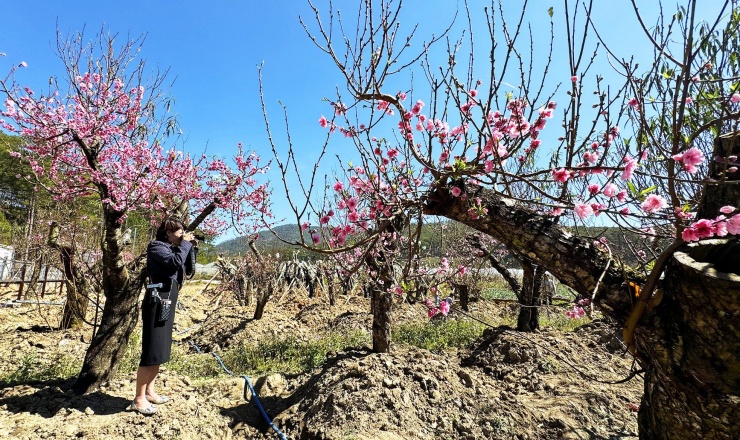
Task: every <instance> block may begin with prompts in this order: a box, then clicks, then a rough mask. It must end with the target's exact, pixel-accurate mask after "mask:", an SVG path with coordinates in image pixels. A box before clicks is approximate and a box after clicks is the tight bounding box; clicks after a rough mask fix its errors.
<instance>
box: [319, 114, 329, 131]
mask: <svg viewBox="0 0 740 440" xmlns="http://www.w3.org/2000/svg"><path fill="white" fill-rule="evenodd" d="M328 124H329V121H328V120H327V119H326V118H325V117H324V116H323V115H322V116H321V117H320V118H319V125H320V126H321V128H326V126H327V125H328Z"/></svg>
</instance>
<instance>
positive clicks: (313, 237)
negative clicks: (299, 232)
mask: <svg viewBox="0 0 740 440" xmlns="http://www.w3.org/2000/svg"><path fill="white" fill-rule="evenodd" d="M311 241H313V244H319V243H321V237H320V236H319V234H311Z"/></svg>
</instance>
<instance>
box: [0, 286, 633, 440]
mask: <svg viewBox="0 0 740 440" xmlns="http://www.w3.org/2000/svg"><path fill="white" fill-rule="evenodd" d="M204 285H205V284H204V283H191V284H190V285H189V286H186V288H185V290H184V292H183V295H182V301H183V305H184V306H185V309H184V310H179V311H178V312H177V319H176V321H177V323H176V332H183V333H180V334H178V335H177V336H176V338H177V339H179V340H180V341H181V343H182V344H184V345H185V344H187V343H189V342H194V343H196V344H197V345H198V346H199V347H200V348H201V349H202V350H204V351H206V352H208V351H213V350H216V351H218V350H223V349H226V348H228V347H231V346H234V345H235V344H238V343H241V342H244V343H256V342H258V341H260V340H263V339H264V338H266V337H269V336H273V335H274V336H278V337H280V336H287V335H292V336H297V337H299V338H302V339H310V338H318V337H321V335H322V334H325V332H327V331H329V330H346V331H349V330H357V329H360V330H364V331H367V332H369V329H370V325H371V317H370V315H369V314H368V302H367V300H365V299H364V298H361V297H342V298H340V299H339V301H338V302H337V305H335V306H334V307H329V305H328V303H326V300H325V299H324V298H317V299H315V300H309V299H307V298H306V297H305V295H304V294H303V293H292V294H289V295H286V296H285V297H283V298H282V299H281V301H280V302H272V303H270V304H268V306H267V308H266V311H265V316H264V318H263V319H262V320H259V321H254V320H251V319H249V318H251V313H252V309H251V308H248V307H239V306H237V305H235V304H233V303H232V302H230V301H229V300H228V299H227V298H221V299H220V300H219V299H217V298H214V297H212V296H211V295H210V294H209V293H205V294H204V293H203V292H202V290H203V287H204ZM10 298H11V296H10V294H5V295H2V298H0V299H2V301H1V302H2V303H5V302H6V301H7V300H9V299H10ZM47 300H50V301H58V300H60V297H54V296H52V297H48V296H47V297H46V298H45V301H47ZM216 304H218V307H217V308H216V309H215V311H213V309H214V307H215V306H216ZM472 308H473V310H472V312H471V313H472V314H475V315H476V316H481V317H487V318H490V317H492V316H493V315H495V314H500V313H510V311H507V310H505V309H503V308H502V306H501V305H498V304H495V303H490V302H478V303H474V304H473V306H472ZM59 309H60V307H59V306H46V305H22V306H16V307H13V308H6V307H3V308H0V332H1V333H0V352H2V353H3V354H4V355H3V356H2V358H0V373H2V374H3V375H6V374H7V373H8V372H12V371H17V370H18V369H19V368H21V366H22V365H23V360H24V359H26V360H28V359H30V357H31V356H35V357H36V358H37V359H40V358H44V359H57V358H58V359H59V361H58V362H59V364H60V365H62V364H64V362H63V361H64V359H65V357H66V359H70V358H76V359H81V358H82V356H83V355H84V351H85V349H86V342H87V341H88V340H89V335H90V329H89V328H87V329H84V330H80V331H56V330H51V329H50V328H53V327H54V326H55V325H56V320H57V319H58V313H59ZM394 313H395V316H396V320H397V321H401V322H403V321H412V320H419V319H421V318H422V316H421V315H423V311H422V310H421V309H420V306H419V305H415V306H409V305H399V306H398V307H397V308H396V310H395V312H394ZM615 334H616V332H615V329H614V328H612V327H610V326H609V325H607V324H606V323H604V322H600V321H595V322H592V323H591V324H588V325H586V326H583V327H581V328H579V329H577V330H575V331H573V332H561V331H557V330H551V329H545V330H543V331H540V332H537V333H533V334H520V333H517V332H514V331H511V330H510V329H506V328H502V327H500V328H495V329H489V330H487V331H486V332H485V334H484V335H483V336H482V337H481V338H479V339H478V340H477V341H476V342H475V343H474V344H472V345H471V346H470V347H467V348H465V349H461V350H456V351H447V352H431V351H427V350H423V349H418V348H415V347H409V346H405V345H401V344H397V345H395V346H394V350H393V352H392V353H390V354H373V353H371V352H370V351H369V350H367V349H366V348H358V349H355V350H350V351H346V352H340V353H332V354H331V355H330V357H329V359H328V360H327V361H326V362H324V364H323V365H322V366H321V367H320V368H318V369H316V370H314V371H311V372H308V373H305V374H301V375H285V374H280V373H275V374H272V375H269V376H266V377H259V378H252V380H253V381H254V383H255V386H256V388H257V390H258V394H259V398H260V401H261V402H262V405H263V406H264V408H265V410H266V411H267V413H268V414H270V416H271V417H273V418H274V422H275V425H276V426H277V427H279V428H280V429H281V430H282V431H283V432H284V433H285V435H286V436H287V438H289V439H298V438H307V439H313V438H318V439H388V440H390V439H436V438H448V439H456V438H469V439H513V438H519V439H559V438H562V439H612V438H619V439H629V438H636V436H637V413H636V412H634V409H636V408H635V406H636V404H638V403H639V401H640V397H641V395H642V381H641V380H640V378H639V377H637V378H633V379H632V380H630V381H628V382H626V383H624V384H618V385H611V384H605V383H601V382H598V381H596V380H594V379H598V380H601V381H615V380H619V379H621V378H623V377H626V376H627V375H628V374H629V369H630V367H631V364H632V362H631V360H630V359H629V358H628V357H624V356H622V355H621V353H622V347H621V344H620V343H619V341H618V340H617V339H616V338H615V336H614V335H615ZM188 341H189V342H188ZM203 356H208V355H207V354H204V355H203ZM214 362H215V360H214ZM160 378H161V380H159V381H158V389H159V391H160V392H161V393H162V394H166V395H168V396H170V397H171V398H172V401H171V402H170V403H167V404H165V405H160V406H159V410H158V412H157V414H155V415H154V416H152V417H145V416H142V415H140V414H137V413H133V412H127V411H124V409H125V408H126V406H127V405H128V404H129V403H130V401H131V399H132V397H133V391H134V383H133V380H134V377H133V374H127V375H119V377H117V378H116V379H115V380H113V381H111V382H110V383H107V384H105V386H104V387H102V388H101V389H100V391H98V392H96V393H93V394H90V395H86V396H74V395H72V394H71V393H70V392H69V389H70V386H71V383H72V381H73V379H70V380H67V381H44V382H35V383H24V384H2V383H0V438H8V439H38V438H42V439H68V438H93V439H96V438H105V439H119V438H121V439H123V438H152V439H160V438H162V439H163V438H182V439H200V438H218V439H221V438H227V439H228V438H248V439H251V438H264V439H267V438H270V439H273V438H277V436H276V435H275V433H274V432H273V431H272V430H271V429H270V428H269V427H268V426H267V424H266V422H265V421H264V420H263V418H262V417H261V415H260V412H259V410H258V409H257V408H256V406H255V405H254V402H253V398H252V396H251V393H249V392H247V393H246V396H247V400H245V398H244V396H245V394H244V385H245V384H244V380H243V379H242V378H240V377H222V378H217V379H210V380H194V379H192V378H189V377H187V376H183V375H179V374H176V373H174V372H173V371H172V370H168V369H167V366H166V365H164V366H163V368H162V373H161V374H160Z"/></svg>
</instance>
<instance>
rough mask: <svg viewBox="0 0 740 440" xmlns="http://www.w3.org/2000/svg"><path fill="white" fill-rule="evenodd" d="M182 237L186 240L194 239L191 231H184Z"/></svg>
mask: <svg viewBox="0 0 740 440" xmlns="http://www.w3.org/2000/svg"><path fill="white" fill-rule="evenodd" d="M182 239H183V240H187V241H193V240H195V236H194V235H193V233H192V232H185V233H183V234H182Z"/></svg>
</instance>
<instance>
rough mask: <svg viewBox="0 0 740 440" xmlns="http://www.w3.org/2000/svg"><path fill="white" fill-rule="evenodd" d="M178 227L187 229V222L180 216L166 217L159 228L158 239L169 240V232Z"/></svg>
mask: <svg viewBox="0 0 740 440" xmlns="http://www.w3.org/2000/svg"><path fill="white" fill-rule="evenodd" d="M178 229H182V230H183V231H184V230H185V224H184V223H183V222H182V220H180V218H179V217H175V216H170V217H167V218H166V219H164V221H162V224H161V225H159V228H158V229H157V236H156V239H157V240H159V241H165V242H166V241H168V240H167V232H175V231H177V230H178Z"/></svg>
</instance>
